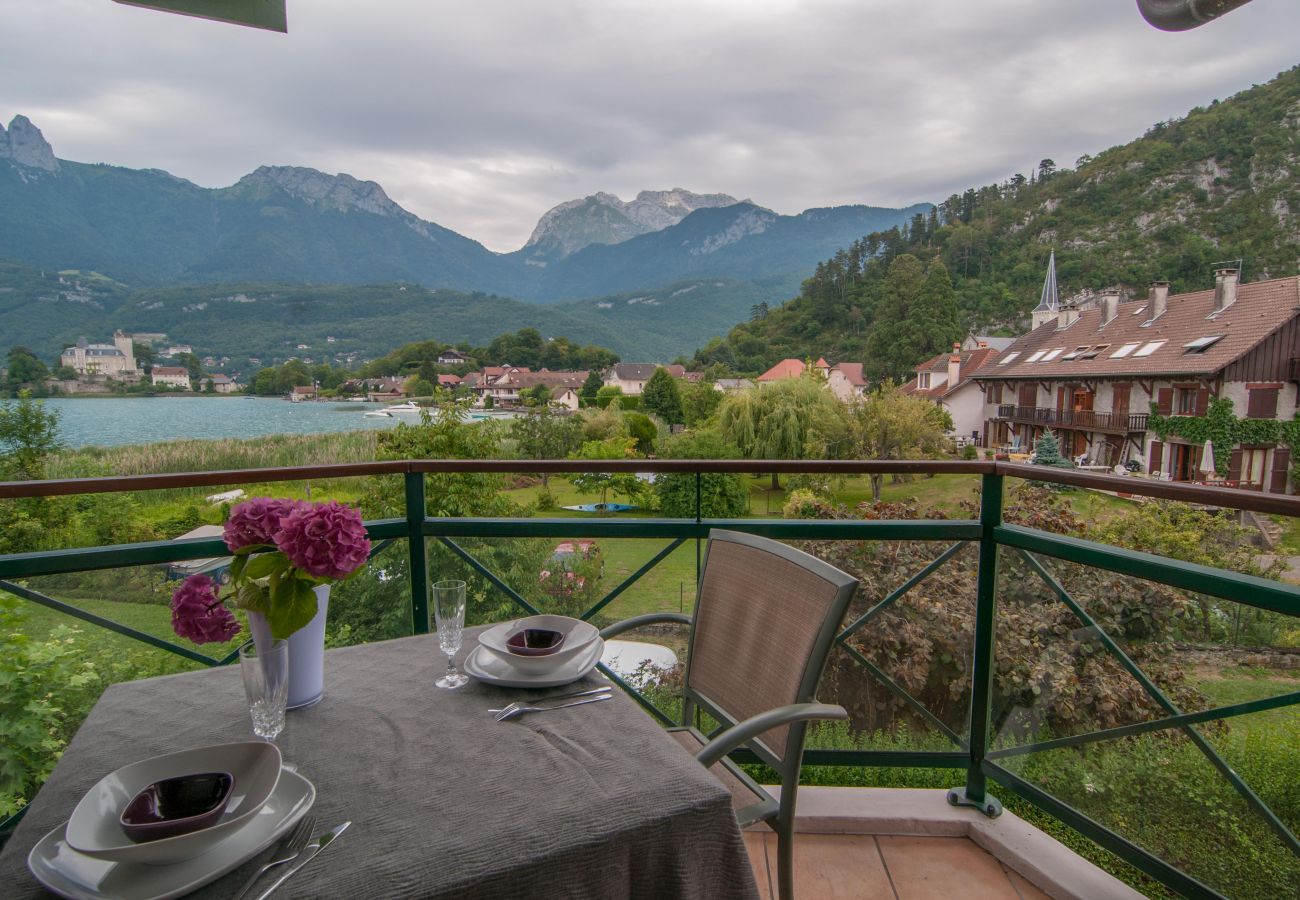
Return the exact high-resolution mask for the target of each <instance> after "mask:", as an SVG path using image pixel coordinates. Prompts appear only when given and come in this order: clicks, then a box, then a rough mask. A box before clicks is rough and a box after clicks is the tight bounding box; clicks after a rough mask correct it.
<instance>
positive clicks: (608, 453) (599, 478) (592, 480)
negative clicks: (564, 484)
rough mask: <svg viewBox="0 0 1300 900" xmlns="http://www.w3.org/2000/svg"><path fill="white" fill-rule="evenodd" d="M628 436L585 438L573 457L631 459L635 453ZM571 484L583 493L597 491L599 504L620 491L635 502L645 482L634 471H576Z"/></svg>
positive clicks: (605, 504) (607, 504)
mask: <svg viewBox="0 0 1300 900" xmlns="http://www.w3.org/2000/svg"><path fill="white" fill-rule="evenodd" d="M635 443H636V442H635V441H634V440H633V439H632V438H610V439H609V440H606V441H586V442H585V443H583V445H582V448H581V449H580V450H578V452H577V453H575V454H574V455H573V458H574V459H632V458H634V457H635V456H636V451H635V450H633V449H632V448H633V445H634V444H635ZM570 480H571V481H572V482H573V486H574V487H576V488H577V489H578V490H580V491H583V492H586V493H594V492H596V491H599V492H600V506H601V507H602V509H603V508H604V507H608V506H609V495H610V493H611V492H613V493H614V494H623V495H624V496H626V497H627V499H628V500H629V501H630V502H635V501H636V500H637V499H638V498H639V497H640V496H641V494H642V493H643V492H644V491H645V489H646V488H645V483H644V482H642V481H641V479H640V478H637V477H636V473H634V472H579V473H578V474H576V475H574V476H573V477H572V478H571V479H570Z"/></svg>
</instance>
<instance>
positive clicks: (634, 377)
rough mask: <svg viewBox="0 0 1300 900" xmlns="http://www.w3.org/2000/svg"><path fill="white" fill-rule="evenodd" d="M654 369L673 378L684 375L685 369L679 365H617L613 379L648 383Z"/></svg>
mask: <svg viewBox="0 0 1300 900" xmlns="http://www.w3.org/2000/svg"><path fill="white" fill-rule="evenodd" d="M655 369H667V370H668V374H669V375H671V376H673V377H674V378H682V377H684V376H685V375H686V367H685V366H681V365H673V366H660V365H658V364H657V363H618V364H617V365H615V366H614V377H615V378H617V379H618V380H620V381H649V380H650V378H651V377H652V376H653V375H654V373H655Z"/></svg>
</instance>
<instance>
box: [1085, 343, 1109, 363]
mask: <svg viewBox="0 0 1300 900" xmlns="http://www.w3.org/2000/svg"><path fill="white" fill-rule="evenodd" d="M1109 346H1110V344H1098V345H1097V346H1095V347H1090V348H1088V349H1087V350H1085V351H1083V352H1082V353H1080V354H1079V359H1096V358H1097V356H1098V355H1099V354H1101V353H1104V352H1105V350H1106V348H1107V347H1109Z"/></svg>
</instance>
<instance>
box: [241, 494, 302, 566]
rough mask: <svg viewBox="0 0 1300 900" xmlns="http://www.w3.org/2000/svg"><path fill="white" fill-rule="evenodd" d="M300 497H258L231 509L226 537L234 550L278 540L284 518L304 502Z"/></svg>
mask: <svg viewBox="0 0 1300 900" xmlns="http://www.w3.org/2000/svg"><path fill="white" fill-rule="evenodd" d="M303 505H304V504H303V503H302V502H301V501H299V500H276V499H273V498H271V497H254V498H253V499H251V500H246V501H245V502H243V503H241V504H239V505H238V506H236V507H235V508H234V509H232V510H231V511H230V518H229V519H227V520H226V526H225V528H224V529H223V532H222V537H224V538H225V539H226V546H227V547H229V548H230V552H231V553H234V552H235V551H236V550H239V549H240V548H242V547H252V546H257V545H258V544H273V543H275V533H276V532H277V531H279V530H280V520H281V519H282V518H284V517H285V516H287V515H288V514H289V513H290V512H292V511H293V510H294V509H296V508H298V507H300V506H303Z"/></svg>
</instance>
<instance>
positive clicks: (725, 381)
mask: <svg viewBox="0 0 1300 900" xmlns="http://www.w3.org/2000/svg"><path fill="white" fill-rule="evenodd" d="M753 386H754V382H752V381H750V380H749V379H748V378H719V379H718V380H717V381H715V382H713V389H714V390H715V391H721V392H722V393H724V394H734V393H736V392H737V391H747V390H749V389H750V388H752V387H753Z"/></svg>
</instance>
